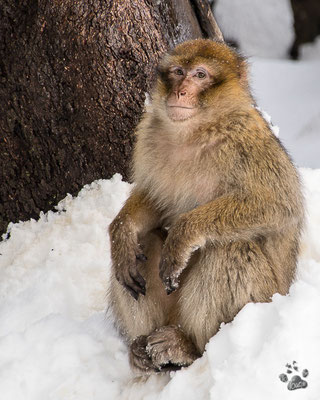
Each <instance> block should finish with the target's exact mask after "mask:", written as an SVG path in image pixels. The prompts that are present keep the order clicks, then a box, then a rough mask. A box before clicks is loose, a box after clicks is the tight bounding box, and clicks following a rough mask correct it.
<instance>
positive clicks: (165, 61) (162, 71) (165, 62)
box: [157, 53, 171, 79]
mask: <svg viewBox="0 0 320 400" xmlns="http://www.w3.org/2000/svg"><path fill="white" fill-rule="evenodd" d="M170 57H171V55H170V53H165V54H164V56H162V59H161V61H160V63H159V64H158V66H157V75H158V76H159V77H160V78H161V79H165V78H166V76H167V72H168V68H169V65H170Z"/></svg>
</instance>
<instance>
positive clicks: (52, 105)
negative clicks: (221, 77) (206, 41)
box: [0, 0, 212, 234]
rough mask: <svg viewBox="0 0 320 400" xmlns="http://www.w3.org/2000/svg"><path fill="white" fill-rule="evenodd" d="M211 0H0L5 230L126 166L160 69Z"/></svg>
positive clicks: (0, 175) (198, 30) (191, 33)
mask: <svg viewBox="0 0 320 400" xmlns="http://www.w3.org/2000/svg"><path fill="white" fill-rule="evenodd" d="M211 24H212V16H211V15H210V10H209V7H207V0H162V1H161V2H159V1H156V0H107V1H105V0H89V1H87V0H81V1H73V0H60V1H56V0H54V1H52V0H28V1H27V0H21V1H20V2H17V1H15V2H14V1H12V0H0V38H1V40H0V164H1V168H0V180H1V185H0V216H1V218H0V234H1V233H2V232H4V231H5V230H6V227H7V224H8V222H10V221H13V222H16V221H18V220H25V219H29V218H31V217H32V218H37V216H38V214H39V212H40V210H43V211H47V210H49V209H52V207H53V206H54V205H55V204H56V203H57V202H58V201H60V200H61V199H62V198H63V197H64V196H65V195H66V194H67V193H71V194H76V193H77V192H78V191H79V189H81V187H82V186H83V185H84V184H87V183H90V182H92V181H93V180H95V179H98V178H109V177H111V176H112V175H113V174H114V173H115V172H120V173H121V174H122V175H123V177H124V178H125V179H128V163H129V160H130V155H131V148H132V144H133V134H132V133H133V131H134V127H135V126H136V124H137V122H138V120H139V117H140V114H141V112H142V110H143V106H144V100H145V93H146V92H148V91H149V90H150V87H151V85H152V82H153V79H154V70H155V65H156V64H157V62H158V59H159V57H160V56H161V55H162V54H163V53H164V52H165V51H166V49H167V48H168V47H171V46H173V45H174V44H176V43H178V42H181V41H183V40H186V39H191V38H196V37H200V36H210V29H211Z"/></svg>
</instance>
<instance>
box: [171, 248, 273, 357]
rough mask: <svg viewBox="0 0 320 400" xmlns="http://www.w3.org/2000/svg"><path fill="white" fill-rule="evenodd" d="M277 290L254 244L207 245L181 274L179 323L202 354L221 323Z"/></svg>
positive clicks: (269, 268) (259, 250) (270, 295)
mask: <svg viewBox="0 0 320 400" xmlns="http://www.w3.org/2000/svg"><path fill="white" fill-rule="evenodd" d="M278 291H279V289H278V286H277V278H276V277H275V272H274V268H272V267H271V264H270V261H268V260H267V258H266V256H265V255H264V254H263V251H262V250H261V248H260V247H259V245H258V244H257V243H255V242H244V241H243V242H242V241H239V242H233V243H230V244H228V245H226V246H214V245H209V244H208V245H207V246H206V247H204V248H203V249H201V251H199V258H198V260H197V261H196V263H195V264H194V265H191V266H190V267H188V269H187V271H186V273H185V275H184V276H182V280H181V285H180V288H179V290H178V293H179V300H178V308H179V312H178V324H179V325H180V326H181V328H182V329H183V330H184V332H185V333H186V334H187V335H188V337H190V338H191V339H192V341H193V342H194V343H195V345H196V347H197V348H198V350H199V351H200V352H201V353H202V352H203V351H204V348H205V345H206V343H207V342H208V341H209V339H210V338H211V337H212V336H213V335H215V334H216V333H217V331H218V330H219V327H220V325H221V323H222V322H225V323H228V322H230V321H232V320H233V318H234V317H235V316H236V315H237V313H238V312H239V311H240V310H241V309H242V308H243V306H244V305H245V304H247V303H249V302H267V301H270V299H271V297H272V295H273V294H274V293H275V292H278ZM169 297H170V296H169Z"/></svg>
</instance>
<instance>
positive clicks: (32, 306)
mask: <svg viewBox="0 0 320 400" xmlns="http://www.w3.org/2000/svg"><path fill="white" fill-rule="evenodd" d="M301 173H302V177H303V182H304V185H305V195H306V203H307V210H308V221H307V227H306V231H305V234H304V238H303V251H302V254H301V258H300V262H299V268H298V277H297V280H296V282H295V283H294V284H293V285H292V287H291V290H290V294H289V295H288V296H280V295H278V294H276V295H275V296H274V297H273V301H272V302H271V303H268V304H262V303H261V304H248V305H247V306H245V307H244V308H243V309H242V311H241V312H240V313H239V314H238V315H237V317H236V318H235V319H234V321H233V322H232V323H229V324H226V325H223V326H222V327H221V329H220V331H219V332H218V334H217V335H216V336H214V337H213V338H212V339H211V340H210V343H209V344H208V345H207V351H206V353H205V354H204V355H203V357H202V358H201V359H199V360H197V361H196V362H195V363H194V364H193V365H192V366H191V367H189V368H187V369H184V370H182V371H178V372H175V373H171V376H169V375H158V376H152V377H150V378H149V379H147V380H146V381H145V382H141V381H136V380H134V379H133V375H132V373H131V371H130V368H129V365H128V360H127V350H126V347H125V346H124V344H123V342H122V341H121V339H120V337H119V336H118V334H117V332H116V331H115V330H114V328H113V325H112V321H111V319H110V317H109V316H108V315H107V314H106V313H105V310H106V307H107V304H106V298H105V293H106V289H107V286H108V277H109V271H110V252H109V243H108V237H107V227H108V225H109V223H110V222H111V220H112V219H113V218H114V216H115V214H116V213H117V212H118V210H119V209H120V207H121V206H122V204H123V202H124V201H125V199H126V198H127V196H128V194H129V190H130V185H128V184H127V183H125V182H122V181H121V177H120V176H119V175H115V176H114V177H113V178H112V179H111V180H99V181H96V182H94V183H92V184H91V185H88V186H86V187H84V188H83V190H82V191H81V192H80V193H79V195H78V197H76V198H72V197H71V196H67V197H66V199H65V200H63V201H62V202H61V203H60V204H59V206H58V210H59V212H57V213H53V212H49V213H47V214H42V215H41V217H40V220H39V221H37V222H36V221H34V220H31V221H28V222H23V223H22V222H21V223H19V224H11V225H10V228H9V230H10V238H9V239H7V240H5V241H4V242H2V243H0V296H1V302H0V322H1V323H0V393H1V399H4V400H20V399H21V400H22V399H23V400H29V399H30V400H43V399H48V400H60V399H61V400H62V399H63V400H65V399H68V400H73V399H76V400H81V399H85V400H89V399H94V400H99V399H101V400H102V399H103V400H105V399H112V400H113V399H114V400H118V399H121V400H123V399H135V400H140V399H148V400H153V399H166V400H170V399H174V400H177V399H184V400H188V399H190V400H191V399H192V400H194V399H200V400H201V399H209V398H210V399H221V400H227V399H235V400H241V399H246V400H251V399H252V400H256V399H259V400H264V399H266V400H270V399H275V400H277V399H279V400H286V399H289V398H290V400H292V399H293V398H297V397H295V396H300V397H299V399H308V400H313V399H314V400H316V399H318V398H319V391H320V368H319V365H318V356H319V354H320V314H319V309H320V243H319V233H320V207H319V204H320V170H310V169H302V170H301ZM293 360H295V361H296V362H297V363H298V365H299V371H302V369H304V368H307V369H308V370H309V376H308V377H307V378H304V379H305V380H306V381H307V383H308V386H307V388H304V389H301V390H296V391H294V392H291V391H289V390H287V384H285V383H283V382H281V381H280V379H279V375H280V374H281V373H286V370H287V368H285V365H286V363H288V362H291V363H292V361H293ZM300 368H301V369H300ZM288 375H289V374H288ZM300 375H301V374H300ZM289 378H290V376H289Z"/></svg>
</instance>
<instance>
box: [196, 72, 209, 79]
mask: <svg viewBox="0 0 320 400" xmlns="http://www.w3.org/2000/svg"><path fill="white" fill-rule="evenodd" d="M206 76H207V75H206V73H205V72H203V71H198V72H197V73H196V77H197V78H199V79H203V78H205V77H206Z"/></svg>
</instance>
